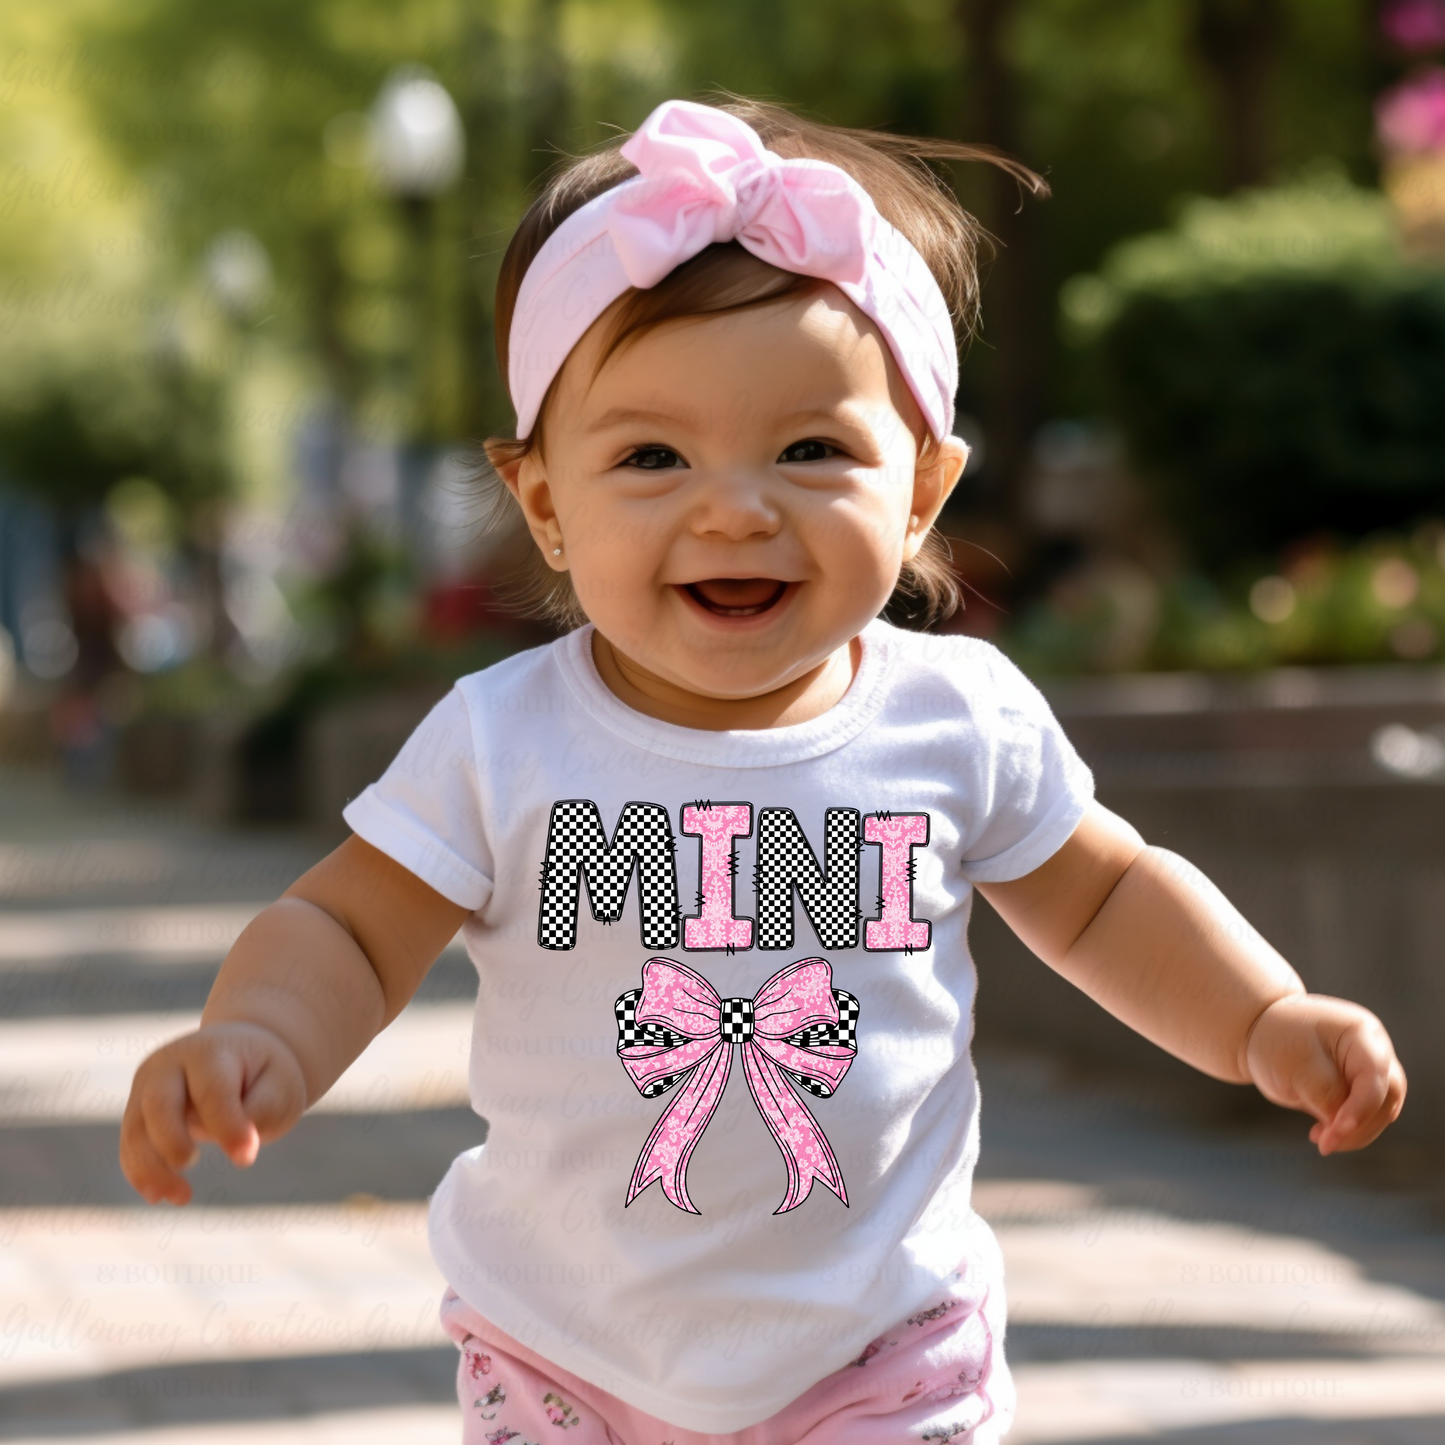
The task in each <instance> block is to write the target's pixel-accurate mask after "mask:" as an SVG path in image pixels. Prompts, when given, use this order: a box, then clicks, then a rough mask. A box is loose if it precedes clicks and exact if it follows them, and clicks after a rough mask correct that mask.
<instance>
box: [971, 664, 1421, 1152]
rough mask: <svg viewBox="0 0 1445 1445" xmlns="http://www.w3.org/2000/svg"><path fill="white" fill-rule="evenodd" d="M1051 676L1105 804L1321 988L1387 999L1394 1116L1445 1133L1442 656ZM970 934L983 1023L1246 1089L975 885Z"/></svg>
mask: <svg viewBox="0 0 1445 1445" xmlns="http://www.w3.org/2000/svg"><path fill="white" fill-rule="evenodd" d="M1044 691H1045V694H1046V695H1047V696H1048V698H1049V700H1050V703H1051V704H1052V705H1053V707H1054V710H1055V712H1056V714H1057V715H1058V717H1059V720H1060V722H1061V723H1062V724H1063V726H1064V728H1065V730H1066V731H1067V732H1068V733H1069V735H1070V737H1071V738H1073V740H1074V743H1075V746H1076V747H1077V748H1078V749H1079V751H1080V753H1081V754H1082V755H1083V757H1084V758H1085V760H1086V761H1087V762H1088V763H1089V764H1090V766H1091V767H1092V768H1093V769H1094V773H1095V781H1096V784H1097V789H1098V795H1099V798H1100V801H1101V802H1103V803H1104V804H1105V806H1107V807H1109V808H1112V809H1113V810H1114V811H1115V812H1117V813H1119V814H1120V815H1121V816H1123V817H1125V818H1127V819H1128V820H1129V821H1130V822H1132V823H1133V824H1134V826H1135V827H1137V828H1138V829H1139V831H1140V832H1141V833H1142V834H1143V835H1144V838H1145V839H1146V841H1148V842H1150V843H1154V844H1158V845H1159V846H1161V847H1164V848H1168V849H1170V850H1172V851H1173V852H1176V853H1179V854H1181V855H1182V856H1183V857H1185V858H1187V859H1189V861H1190V862H1192V863H1194V864H1196V865H1197V866H1198V867H1199V868H1201V869H1202V870H1203V871H1204V872H1205V873H1206V874H1207V875H1208V876H1209V877H1210V878H1212V879H1213V880H1214V882H1215V883H1217V884H1218V885H1219V887H1220V888H1221V889H1222V890H1223V892H1224V893H1225V895H1226V896H1227V897H1229V899H1230V900H1231V901H1232V902H1233V903H1234V904H1235V905H1236V907H1238V908H1239V910H1240V911H1241V912H1242V913H1243V914H1244V915H1245V917H1246V918H1247V919H1249V921H1250V922H1251V923H1252V924H1253V925H1254V926H1255V927H1256V928H1257V929H1258V930H1259V932H1260V933H1261V934H1263V936H1264V937H1265V938H1266V939H1268V940H1269V942H1270V943H1272V944H1273V945H1274V946H1275V947H1276V948H1278V949H1279V951H1280V952H1281V953H1282V954H1283V955H1284V956H1285V957H1286V958H1287V959H1288V960H1289V961H1290V963H1291V964H1293V965H1294V967H1295V968H1296V969H1297V970H1298V972H1299V973H1300V974H1301V976H1302V977H1303V978H1304V980H1305V982H1306V984H1307V986H1308V987H1309V988H1310V989H1312V990H1313V991H1315V992H1319V993H1330V994H1338V995H1341V996H1344V997H1347V998H1351V999H1354V1000H1356V1001H1358V1002H1360V1003H1362V1004H1364V1005H1365V1006H1366V1007H1367V1008H1370V1009H1372V1010H1374V1012H1375V1013H1377V1014H1378V1015H1379V1016H1380V1018H1381V1019H1382V1020H1383V1021H1384V1023H1385V1025H1386V1026H1387V1027H1388V1028H1389V1030H1390V1032H1391V1035H1392V1036H1393V1038H1394V1040H1395V1044H1396V1048H1397V1049H1398V1051H1399V1053H1400V1057H1401V1060H1402V1062H1403V1063H1404V1066H1405V1070H1406V1073H1407V1074H1408V1075H1409V1080H1410V1096H1409V1101H1408V1103H1407V1105H1406V1108H1405V1112H1404V1114H1403V1115H1402V1116H1401V1119H1400V1121H1399V1123H1398V1124H1397V1125H1396V1126H1395V1129H1396V1131H1397V1132H1398V1133H1399V1134H1400V1135H1401V1136H1408V1137H1410V1138H1412V1139H1415V1140H1418V1141H1420V1142H1422V1143H1429V1144H1431V1145H1434V1146H1436V1147H1438V1148H1439V1149H1441V1150H1442V1151H1445V1049H1442V1048H1441V1046H1440V1037H1441V1033H1442V1030H1445V786H1442V779H1445V765H1442V766H1441V767H1439V768H1432V767H1431V766H1430V765H1431V764H1432V760H1435V759H1436V758H1437V756H1441V757H1445V748H1441V747H1440V739H1439V737H1438V736H1437V734H1436V733H1435V732H1434V731H1432V730H1433V729H1441V730H1445V669H1435V668H1393V667H1389V668H1368V669H1353V668H1349V669H1339V670H1331V671H1325V670H1319V671H1314V670H1309V671H1305V670H1298V669H1287V670H1281V671H1276V672H1272V673H1265V674H1262V675H1259V676H1257V677H1254V678H1249V679H1244V678H1223V677H1221V678H1212V677H1208V676H1204V675H1192V674H1175V675H1169V676H1165V675H1159V676H1152V677H1150V676H1141V677H1129V678H1119V679H1107V680H1089V681H1087V682H1071V683H1058V684H1052V685H1046V686H1045V687H1044ZM1410 739H1414V740H1415V744H1414V745H1412V744H1411V742H1410ZM1402 769H1403V770H1402ZM972 939H973V949H974V954H975V957H976V959H977V960H978V967H979V973H980V980H981V982H980V992H979V1020H980V1021H979V1030H980V1037H981V1038H987V1037H989V1035H990V1032H992V1033H993V1034H995V1035H999V1036H1006V1037H1012V1038H1014V1039H1017V1040H1018V1041H1020V1042H1025V1043H1029V1044H1033V1045H1037V1046H1040V1047H1042V1048H1045V1049H1048V1050H1050V1051H1052V1052H1060V1053H1063V1054H1065V1055H1066V1056H1070V1057H1073V1058H1076V1059H1079V1060H1082V1061H1096V1062H1106V1063H1109V1064H1113V1065H1120V1066H1123V1067H1126V1068H1129V1069H1131V1070H1134V1071H1136V1072H1138V1073H1139V1075H1140V1076H1141V1078H1145V1079H1157V1080H1159V1081H1161V1082H1163V1081H1168V1082H1170V1083H1171V1084H1174V1085H1178V1086H1180V1087H1184V1088H1190V1089H1193V1090H1194V1091H1195V1092H1196V1093H1198V1094H1199V1095H1200V1096H1201V1098H1206V1097H1207V1098H1212V1099H1213V1100H1214V1101H1215V1102H1218V1103H1227V1096H1234V1095H1237V1094H1240V1093H1242V1092H1244V1091H1240V1090H1237V1089H1232V1088H1231V1087H1230V1086H1228V1085H1224V1084H1217V1083H1215V1082H1214V1081H1211V1080H1208V1079H1206V1078H1204V1076H1202V1075H1199V1074H1197V1073H1196V1072H1195V1071H1194V1070H1192V1069H1190V1068H1188V1066H1186V1065H1183V1064H1180V1063H1179V1062H1178V1061H1177V1060H1174V1059H1172V1058H1171V1057H1169V1056H1168V1055H1166V1054H1164V1053H1163V1052H1162V1051H1160V1050H1159V1049H1157V1048H1155V1047H1154V1046H1153V1045H1152V1044H1150V1043H1148V1042H1147V1041H1145V1040H1144V1039H1142V1038H1140V1037H1139V1036H1138V1035H1136V1034H1134V1033H1133V1032H1132V1031H1131V1030H1129V1029H1127V1028H1125V1027H1124V1025H1122V1024H1120V1023H1118V1022H1117V1021H1116V1020H1115V1019H1113V1018H1112V1017H1110V1016H1109V1015H1108V1014H1106V1013H1105V1012H1104V1011H1103V1010H1102V1009H1100V1008H1098V1007H1097V1006H1096V1005H1095V1004H1094V1003H1093V1002H1092V1001H1091V1000H1089V999H1088V998H1087V997H1085V996H1084V995H1083V994H1081V993H1079V992H1078V991H1077V990H1075V989H1074V988H1072V987H1071V986H1070V985H1069V984H1067V983H1065V982H1064V981H1063V980H1062V979H1060V978H1059V977H1058V975H1056V974H1054V973H1053V972H1052V971H1051V970H1049V969H1048V968H1046V967H1045V966H1044V965H1043V964H1041V963H1039V961H1038V960H1037V959H1035V958H1034V957H1033V955H1032V954H1030V953H1029V952H1028V951H1027V950H1026V949H1025V948H1024V947H1023V945H1022V944H1020V943H1019V942H1018V941H1017V939H1015V938H1014V936H1013V935H1012V933H1010V932H1009V930H1008V929H1007V928H1006V927H1005V926H1004V925H1003V924H1002V923H1001V922H1000V920H999V919H998V917H997V915H996V914H994V913H993V911H992V910H991V909H990V908H988V906H987V905H986V904H984V903H983V902H982V900H979V903H978V907H977V910H976V913H975V916H974V924H973V932H972ZM1242 1102H1243V1101H1241V1103H1242ZM1246 1107H1247V1105H1246ZM1303 1133H1304V1122H1303V1120H1302V1122H1301V1137H1302V1138H1303Z"/></svg>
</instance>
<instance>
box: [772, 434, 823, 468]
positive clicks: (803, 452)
mask: <svg viewBox="0 0 1445 1445" xmlns="http://www.w3.org/2000/svg"><path fill="white" fill-rule="evenodd" d="M837 455H838V448H837V447H834V446H829V445H828V443H827V442H820V441H816V440H814V439H812V438H809V439H808V440H807V441H804V442H794V443H793V444H792V446H790V447H788V448H787V450H785V451H784V452H783V454H782V456H780V457H779V458H778V461H779V462H825V461H827V460H828V458H829V457H835V456H837Z"/></svg>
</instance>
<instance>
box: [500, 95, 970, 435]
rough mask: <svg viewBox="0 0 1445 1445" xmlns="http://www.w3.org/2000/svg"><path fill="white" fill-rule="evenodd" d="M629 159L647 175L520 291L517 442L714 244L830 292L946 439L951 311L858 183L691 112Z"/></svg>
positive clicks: (663, 127)
mask: <svg viewBox="0 0 1445 1445" xmlns="http://www.w3.org/2000/svg"><path fill="white" fill-rule="evenodd" d="M622 154H623V155H624V156H626V158H627V159H628V160H629V161H631V162H632V164H633V165H635V166H636V167H637V169H638V171H639V172H640V174H638V175H636V176H634V177H632V178H631V179H629V180H626V181H623V182H622V183H621V184H620V185H616V186H614V187H612V189H611V190H608V191H604V192H603V193H602V194H601V195H600V196H596V197H594V198H593V199H592V200H591V201H589V202H588V203H587V204H586V205H585V206H582V207H581V208H579V209H578V210H576V211H574V212H573V213H572V214H571V215H570V216H568V217H567V219H566V220H565V221H563V222H562V224H561V225H560V226H558V227H557V229H556V230H555V231H554V232H553V233H552V234H551V235H550V236H549V237H548V238H547V240H546V242H545V243H544V244H543V246H542V249H541V250H540V251H538V253H537V255H536V257H535V258H534V259H533V261H532V264H531V265H530V266H529V267H528V268H527V274H526V275H525V276H524V277H523V278H522V285H521V288H520V290H519V291H518V293H517V305H516V310H515V311H514V312H513V315H512V330H511V338H510V344H509V352H508V357H509V360H508V385H509V387H510V389H511V393H512V400H513V402H514V403H515V405H516V408H517V435H518V436H519V437H525V436H527V435H528V434H529V433H530V432H531V430H532V427H533V425H534V424H535V422H536V420H537V412H538V410H539V409H540V408H541V405H542V398H543V397H544V396H545V395H546V393H547V388H548V387H549V386H550V385H551V384H552V379H553V378H554V377H555V376H556V375H557V373H558V371H560V370H561V368H562V363H563V362H564V361H565V360H566V359H567V356H568V353H569V352H570V351H571V350H572V348H573V347H574V346H576V344H577V343H578V342H579V341H580V340H581V339H582V336H583V334H584V333H585V332H586V330H587V328H588V327H589V326H591V325H592V323H593V322H594V321H596V319H597V318H598V317H599V316H600V315H601V314H602V313H603V312H604V311H605V310H606V309H607V307H608V306H610V305H611V304H612V303H613V302H614V301H615V300H616V299H617V298H618V297H619V296H621V295H622V294H623V293H624V292H625V291H627V290H628V289H629V288H632V287H636V288H638V289H639V290H647V289H649V288H651V287H653V286H656V285H657V283H658V282H659V281H661V280H662V278H663V277H664V276H666V275H667V274H668V273H669V272H670V271H672V270H673V269H674V268H676V267H677V266H679V265H681V264H682V262H684V261H686V260H689V259H690V258H691V257H693V256H696V255H697V253H698V252H699V251H701V250H702V249H703V248H704V247H705V246H710V245H712V244H713V243H714V242H715V241H737V242H738V243H739V244H740V245H742V246H744V247H746V248H747V249H748V250H749V251H751V252H752V253H753V255H755V256H757V257H759V258H760V259H761V260H764V261H767V262H769V263H770V264H772V265H774V266H777V267H779V268H780V269H781V270H784V271H794V272H797V273H798V274H800V275H803V276H817V277H819V278H821V279H823V280H825V281H831V282H832V283H833V285H835V286H836V287H837V288H838V289H839V290H840V291H841V292H842V293H843V294H844V295H845V296H846V297H847V298H848V299H849V300H850V301H851V302H852V303H853V304H854V305H855V306H856V307H857V308H858V309H859V310H860V311H862V312H863V314H864V315H865V316H869V317H871V318H872V320H873V321H874V322H875V323H876V324H877V326H878V329H879V330H880V331H881V332H882V333H883V336H884V339H885V340H886V341H887V343H888V347H889V349H890V350H891V351H892V353H893V356H894V359H895V360H896V361H897V363H898V366H899V369H900V370H901V371H902V373H903V375H904V378H905V379H906V380H907V382H908V386H909V389H910V390H911V391H912V393H913V395H914V397H915V398H916V399H917V401H918V405H919V407H920V408H921V409H922V411H923V416H924V419H925V420H926V421H927V423H928V427H929V430H930V431H931V432H932V433H933V435H934V436H935V437H937V438H938V439H939V440H940V441H941V440H942V439H943V438H944V437H946V436H947V435H948V434H949V432H950V431H951V430H952V427H953V397H954V393H955V392H956V391H957V390H958V348H957V343H956V341H955V339H954V334H953V321H952V318H951V317H950V316H949V313H948V303H947V302H946V301H945V300H944V296H943V292H942V291H941V290H940V289H939V286H938V282H937V281H936V280H935V279H934V276H933V273H932V272H931V271H930V270H929V269H928V264H927V262H925V261H924V259H923V257H922V256H920V255H919V254H918V252H917V251H916V250H915V249H914V247H913V245H912V243H911V242H909V241H908V239H907V238H906V237H905V236H904V235H903V234H902V233H901V232H900V231H898V230H896V229H895V228H894V227H893V226H891V225H890V224H889V223H888V222H887V221H885V220H884V219H883V217H882V216H881V215H879V213H878V208H877V207H876V206H875V205H874V204H873V198H872V197H871V196H870V195H869V194H868V192H867V191H865V190H864V189H863V187H862V186H860V185H859V184H858V182H857V181H855V180H854V179H853V178H852V176H850V175H849V174H848V173H847V172H846V171H844V170H842V169H841V168H840V167H838V166H835V165H831V164H830V163H828V162H827V161H816V160H807V159H799V160H784V159H783V158H782V157H781V156H779V155H776V154H775V153H774V152H772V151H770V150H768V149H767V148H766V147H765V146H764V145H763V143H762V140H761V138H760V137H759V135H758V133H757V132H756V131H755V130H754V129H753V128H752V127H751V126H750V125H748V124H747V123H746V122H745V121H742V120H740V119H739V118H738V117H737V116H735V115H730V114H729V113H728V112H727V111H724V110H717V109H715V108H714V107H712V106H708V105H696V104H694V103H693V102H691V101H686V100H669V101H665V102H664V103H663V104H662V105H660V106H658V107H657V109H656V110H654V111H653V112H652V114H651V115H650V116H648V118H647V119H646V120H645V121H644V122H643V123H642V125H641V126H640V127H639V128H638V130H637V131H636V133H635V134H634V135H632V136H631V137H630V139H629V140H628V141H627V143H626V144H625V145H624V146H623V147H622Z"/></svg>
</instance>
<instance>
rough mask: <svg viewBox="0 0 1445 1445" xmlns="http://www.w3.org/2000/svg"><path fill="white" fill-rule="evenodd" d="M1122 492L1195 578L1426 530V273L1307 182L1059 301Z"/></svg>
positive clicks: (1429, 276) (1202, 224)
mask: <svg viewBox="0 0 1445 1445" xmlns="http://www.w3.org/2000/svg"><path fill="white" fill-rule="evenodd" d="M1063 301H1064V312H1065V320H1066V323H1067V324H1068V326H1069V328H1070V330H1071V332H1072V334H1073V336H1074V338H1075V339H1076V340H1077V341H1078V342H1080V343H1081V344H1082V345H1083V346H1084V347H1086V348H1087V349H1088V351H1089V353H1090V357H1091V360H1092V361H1093V362H1095V363H1097V365H1098V367H1099V370H1100V372H1101V373H1102V378H1103V383H1104V388H1105V392H1106V396H1107V405H1108V407H1109V409H1110V411H1111V412H1112V414H1113V417H1114V419H1115V420H1116V421H1117V422H1118V424H1119V425H1120V426H1121V428H1122V429H1123V431H1124V434H1125V436H1126V439H1127V441H1128V443H1129V449H1130V452H1131V455H1132V457H1133V460H1134V463H1135V468H1136V470H1137V472H1138V474H1139V476H1140V478H1141V480H1142V481H1143V482H1144V483H1145V484H1146V485H1147V486H1148V487H1150V488H1151V489H1152V490H1153V491H1154V493H1155V495H1156V496H1157V497H1158V498H1159V500H1160V501H1161V502H1162V504H1163V506H1164V508H1165V510H1166V512H1167V513H1168V514H1169V515H1171V516H1172V517H1173V518H1174V520H1175V521H1176V522H1177V523H1178V524H1179V525H1180V527H1181V529H1182V531H1183V534H1184V537H1185V540H1186V541H1187V543H1188V544H1189V545H1190V546H1191V548H1192V550H1193V551H1194V554H1195V557H1196V559H1197V560H1198V562H1200V563H1201V564H1202V565H1203V566H1205V567H1206V568H1207V569H1209V570H1211V571H1216V572H1217V571H1219V570H1221V569H1223V568H1226V567H1228V566H1230V565H1231V564H1233V563H1236V562H1238V561H1240V560H1241V559H1243V558H1246V557H1250V556H1256V555H1261V554H1265V553H1269V552H1272V551H1273V550H1274V549H1275V548H1276V547H1278V546H1279V545H1280V544H1282V543H1284V542H1287V541H1289V540H1290V539H1292V538H1295V537H1298V536H1301V535H1304V534H1307V533H1310V532H1313V531H1316V530H1318V529H1320V528H1328V529H1331V530H1334V531H1338V532H1344V533H1349V534H1353V535H1362V534H1364V533H1366V532H1369V531H1371V530H1373V529H1376V528H1379V527H1389V526H1398V525H1401V524H1403V523H1406V522H1408V521H1410V520H1412V519H1414V518H1416V517H1419V516H1422V515H1425V514H1429V513H1440V512H1442V511H1445V273H1442V272H1441V271H1439V270H1433V269H1428V268H1423V267H1417V266H1412V265H1409V264H1407V263H1406V261H1405V260H1404V259H1403V258H1402V256H1401V254H1400V251H1399V246H1398V243H1397V241H1396V238H1395V234H1394V229H1393V223H1392V219H1391V216H1390V212H1389V209H1388V205H1387V203H1386V201H1385V200H1384V198H1383V197H1381V196H1379V195H1378V194H1376V193H1373V192H1369V191H1362V190H1359V189H1356V188H1354V187H1352V186H1350V185H1349V184H1348V183H1346V182H1345V181H1343V180H1342V179H1340V178H1337V177H1330V176H1326V177H1322V178H1316V179H1314V180H1312V181H1308V182H1304V183H1301V184H1299V185H1296V186H1293V187H1285V188H1281V189H1279V190H1276V191H1255V192H1248V193H1245V194H1243V195H1241V196H1239V197H1238V198H1232V199H1230V200H1228V201H1195V202H1192V203H1191V204H1190V205H1189V206H1187V207H1186V208H1185V209H1184V211H1183V212H1182V214H1181V216H1180V219H1179V221H1178V223H1177V225H1176V227H1175V228H1174V229H1173V230H1172V231H1170V232H1165V233H1160V234H1157V235H1152V236H1146V237H1141V238H1138V239H1136V240H1134V241H1131V242H1128V243H1126V244H1124V245H1123V246H1120V247H1118V248H1116V250H1115V251H1114V252H1112V253H1111V254H1110V255H1109V256H1108V257H1107V258H1106V260H1105V263H1104V265H1103V266H1102V267H1101V269H1100V271H1099V273H1098V274H1097V275H1094V276H1089V277H1081V278H1076V280H1075V281H1073V282H1071V283H1070V284H1069V286H1068V287H1067V288H1066V289H1065V293H1064V297H1063Z"/></svg>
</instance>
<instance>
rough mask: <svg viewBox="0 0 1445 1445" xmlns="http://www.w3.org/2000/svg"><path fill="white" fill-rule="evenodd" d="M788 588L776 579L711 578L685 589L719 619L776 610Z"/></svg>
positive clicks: (688, 585)
mask: <svg viewBox="0 0 1445 1445" xmlns="http://www.w3.org/2000/svg"><path fill="white" fill-rule="evenodd" d="M788 585H789V584H788V583H786V582H780V581H778V579H777V578H776V577H709V578H708V579H707V580H706V581H703V582H688V583H686V584H685V585H684V588H683V590H684V591H685V592H686V593H687V594H688V596H689V597H691V598H692V599H693V601H694V602H696V603H697V604H698V606H700V607H705V608H706V609H707V610H708V611H709V612H711V613H713V614H715V615H716V616H718V617H755V616H756V615H757V614H758V613H760V612H766V611H767V610H768V609H769V608H770V607H776V606H777V604H778V603H779V602H780V601H781V600H782V597H783V594H784V593H785V592H786V591H787V590H788Z"/></svg>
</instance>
